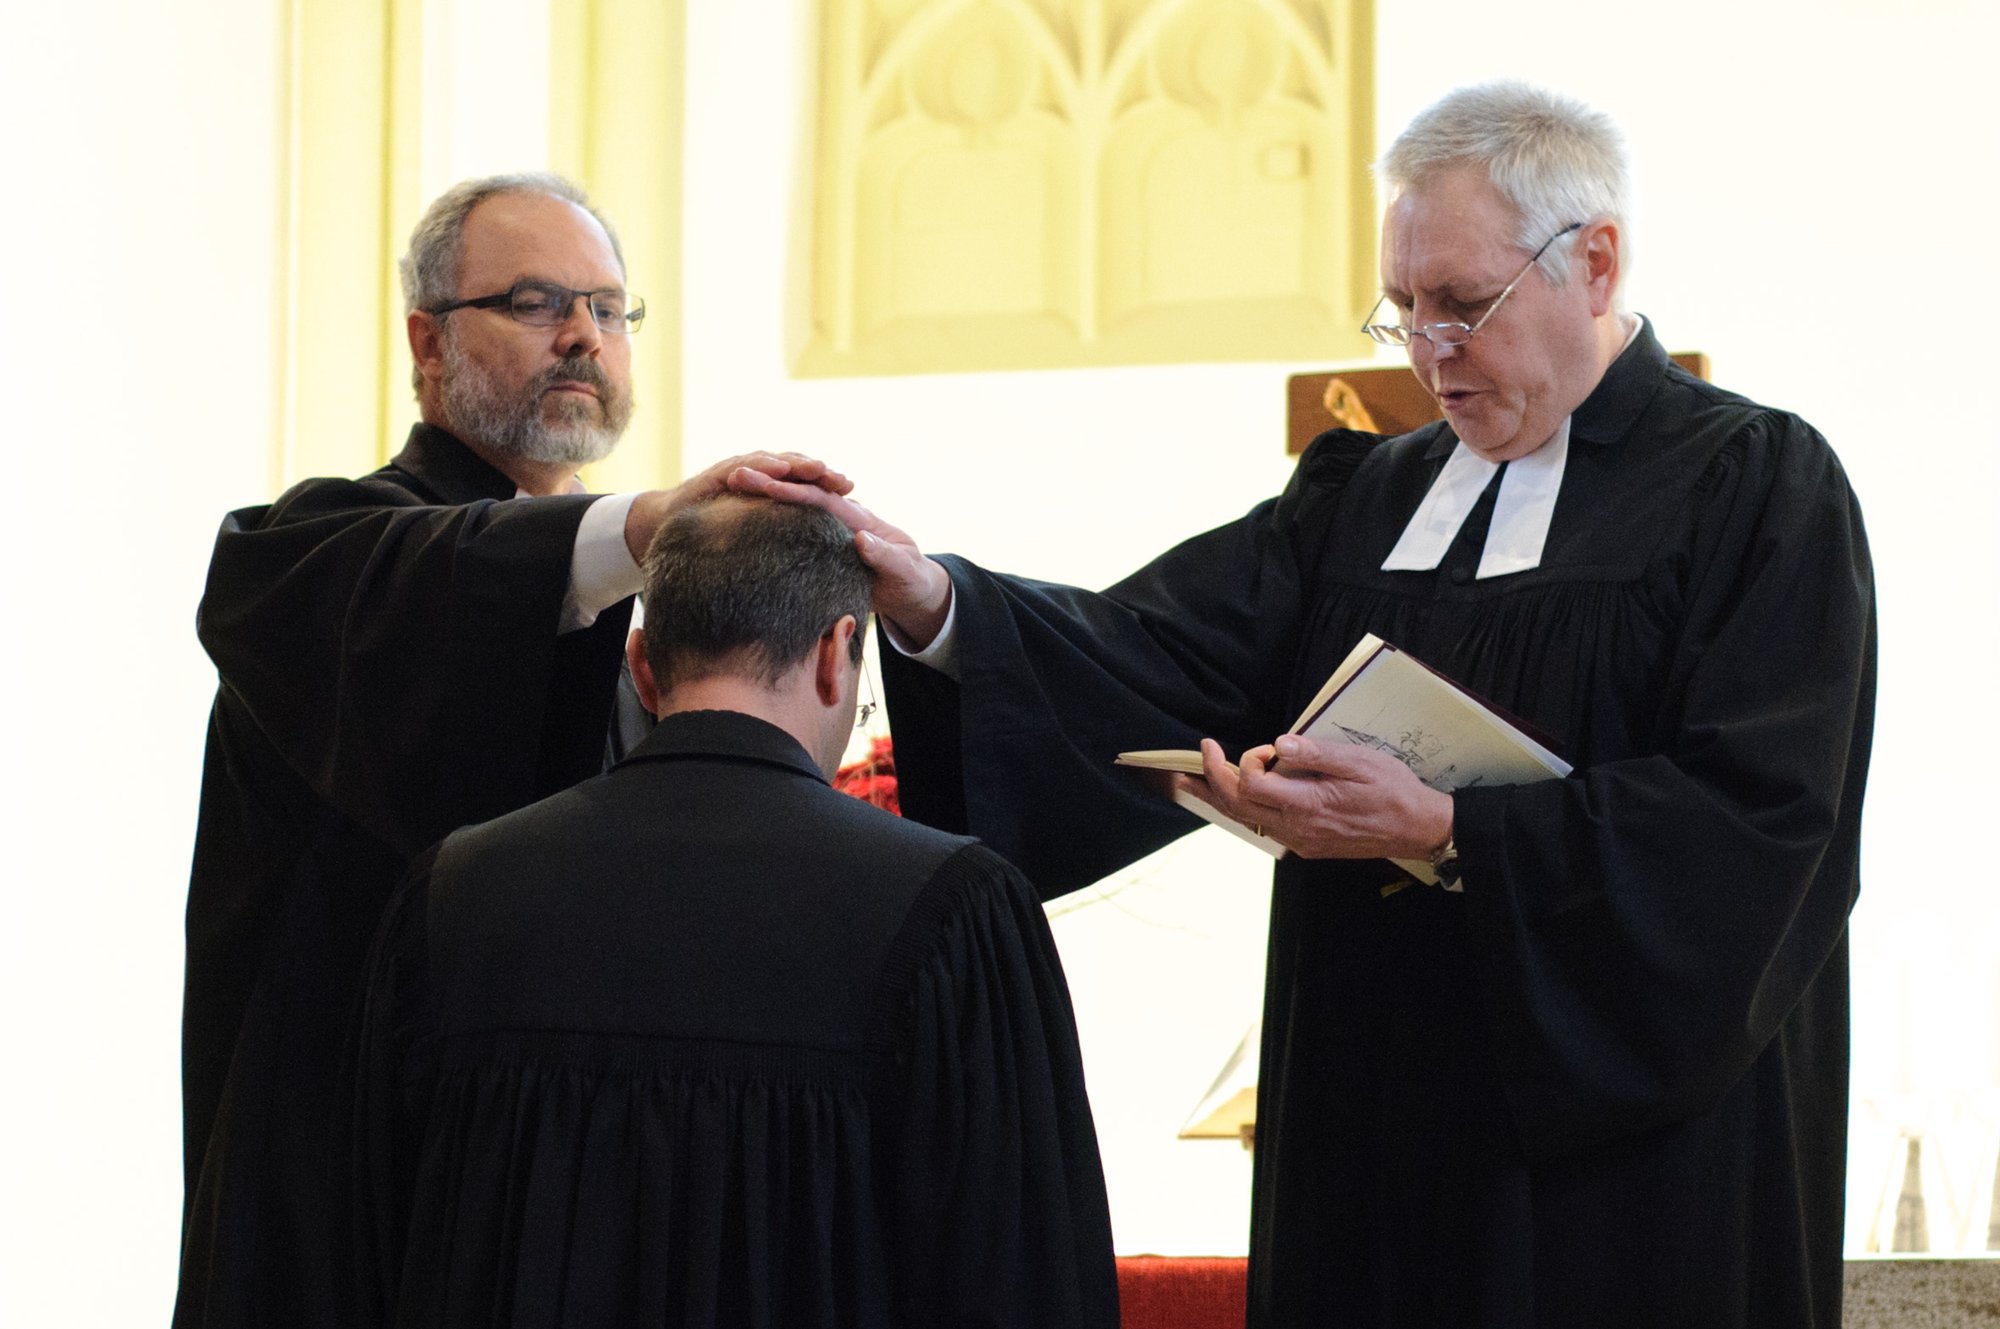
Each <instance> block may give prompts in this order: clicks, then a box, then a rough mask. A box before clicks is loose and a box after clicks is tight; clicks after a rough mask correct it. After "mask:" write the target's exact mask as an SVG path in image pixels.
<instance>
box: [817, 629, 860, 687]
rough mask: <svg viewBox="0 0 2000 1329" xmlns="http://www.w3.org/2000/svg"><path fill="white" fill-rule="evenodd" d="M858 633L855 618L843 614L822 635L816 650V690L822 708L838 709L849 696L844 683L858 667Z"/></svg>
mask: <svg viewBox="0 0 2000 1329" xmlns="http://www.w3.org/2000/svg"><path fill="white" fill-rule="evenodd" d="M857 631H859V627H858V625H857V624H856V623H855V621H854V615H852V614H842V615H841V616H840V621H839V622H838V623H835V624H834V625H833V626H832V627H830V628H828V629H827V630H826V631H825V632H822V633H821V634H820V638H819V645H818V646H816V647H815V648H814V649H813V690H814V692H816V693H817V694H818V696H819V700H820V704H821V705H822V706H838V705H840V703H841V702H842V701H843V700H844V699H845V697H846V690H845V689H844V688H843V687H842V686H841V683H842V680H843V679H845V678H846V677H847V674H848V671H850V670H851V669H853V668H855V667H856V666H855V665H854V663H853V661H854V657H853V655H852V654H851V651H852V649H853V647H852V646H851V645H850V643H851V642H853V640H854V634H855V633H856V632H857Z"/></svg>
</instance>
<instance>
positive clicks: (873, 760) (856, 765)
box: [833, 734, 903, 817]
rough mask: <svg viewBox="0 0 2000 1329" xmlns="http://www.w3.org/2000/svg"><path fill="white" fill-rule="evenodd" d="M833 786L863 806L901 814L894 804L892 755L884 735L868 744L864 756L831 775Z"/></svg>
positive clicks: (894, 760) (894, 768)
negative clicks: (857, 800) (864, 804)
mask: <svg viewBox="0 0 2000 1329" xmlns="http://www.w3.org/2000/svg"><path fill="white" fill-rule="evenodd" d="M833 787H834V788H835V789H838V790H839V791H840V792H841V793H843V794H852V795H853V796H854V797H856V798H858V799H860V800H861V801H862V802H864V803H873V804H874V805H875V806H876V807H878V808H884V809H887V810H888V811H890V812H893V813H895V814H896V815H897V816H899V817H900V816H902V815H903V805H902V804H901V803H899V802H897V801H896V754H895V751H894V749H893V748H892V747H891V746H890V744H889V738H888V736H887V735H886V734H885V735H883V736H882V737H880V738H877V739H875V740H874V741H873V742H872V743H870V744H869V745H868V755H867V756H866V757H863V758H862V759H861V760H860V761H850V762H848V763H847V765H845V766H843V767H841V768H840V769H839V770H838V771H836V772H834V776H833Z"/></svg>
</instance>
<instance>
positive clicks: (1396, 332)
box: [1361, 222, 1583, 347]
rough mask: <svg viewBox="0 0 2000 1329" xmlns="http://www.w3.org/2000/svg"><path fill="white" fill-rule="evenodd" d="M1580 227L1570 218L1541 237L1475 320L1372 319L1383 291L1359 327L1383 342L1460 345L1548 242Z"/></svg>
mask: <svg viewBox="0 0 2000 1329" xmlns="http://www.w3.org/2000/svg"><path fill="white" fill-rule="evenodd" d="M1582 229H1583V223H1582V222H1571V223H1570V224H1569V225H1567V226H1565V227H1563V228H1562V229H1561V230H1560V231H1557V232H1556V233H1555V234H1554V235H1552V236H1550V237H1549V238H1548V239H1547V240H1545V241H1543V242H1542V247H1541V248H1540V249H1537V250H1536V251H1535V256H1534V257H1533V258H1531V259H1529V260H1528V261H1527V263H1526V264H1525V265H1524V266H1523V267H1522V268H1521V270H1520V271H1519V272H1517V273H1515V274H1514V280H1513V281H1510V282H1508V283H1507V284H1506V286H1504V287H1502V288H1501V291H1500V294H1498V295H1496V296H1494V297H1493V303H1492V304H1490V305H1488V306H1487V307H1486V312H1485V313H1483V314H1481V315H1480V316H1479V321H1478V322H1477V323H1472V324H1465V323H1425V324H1421V325H1419V326H1417V327H1414V328H1409V327H1404V326H1403V325H1402V324H1401V323H1377V322H1375V315H1376V314H1377V313H1378V312H1380V310H1381V308H1382V302H1383V300H1387V299H1388V298H1389V297H1388V296H1386V295H1385V296H1383V297H1382V299H1381V300H1377V301H1376V302H1375V308H1374V309H1371V310H1369V311H1368V319H1367V321H1365V322H1363V323H1362V325H1361V330H1362V331H1363V332H1365V333H1367V334H1368V335H1369V336H1371V337H1373V338H1374V339H1375V340H1376V341H1378V342H1380V343H1381V344H1382V345H1384V346H1408V345H1409V344H1410V338H1412V337H1422V338H1424V339H1425V340H1427V341H1429V342H1430V344H1431V345H1432V346H1433V347H1440V346H1463V345H1465V344H1466V343H1467V342H1469V341H1471V340H1472V338H1473V336H1474V334H1476V333H1477V332H1478V331H1479V330H1480V329H1481V328H1483V327H1485V326H1486V320H1487V319H1489V318H1492V317H1493V316H1494V315H1495V314H1497V313H1499V312H1500V306H1501V305H1503V304H1505V303H1506V302H1507V297H1508V296H1510V295H1512V294H1513V293H1514V288H1515V287H1516V286H1519V285H1520V284H1521V278H1523V277H1525V276H1527V275H1528V269H1529V268H1532V267H1534V266H1535V264H1537V263H1539V262H1541V260H1542V255H1543V254H1546V253H1548V252H1549V246H1550V245H1552V244H1554V243H1555V242H1556V241H1558V240H1560V239H1562V238H1563V237H1564V236H1566V235H1568V234H1569V233H1570V232H1571V231H1580V230H1582Z"/></svg>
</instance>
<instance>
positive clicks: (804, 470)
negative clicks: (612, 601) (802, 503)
mask: <svg viewBox="0 0 2000 1329" xmlns="http://www.w3.org/2000/svg"><path fill="white" fill-rule="evenodd" d="M745 474H747V475H756V476H762V477H765V478H770V477H778V478H783V479H789V480H792V481H796V482H797V487H800V488H805V487H816V488H818V489H819V490H821V491H822V492H825V493H831V494H845V493H847V492H848V491H849V490H851V489H853V488H854V482H853V481H852V480H849V479H848V478H847V477H846V476H844V475H842V474H841V473H840V472H839V471H836V470H834V469H833V468H832V467H830V466H828V465H827V464H826V463H825V462H823V461H819V460H818V459H816V458H813V457H808V456H806V455H805V454H804V453H802V452H748V453H744V454H743V455H742V456H740V457H730V458H728V459H727V460H724V461H719V462H717V463H715V465H713V466H711V467H709V468H708V469H707V470H705V471H703V472H701V473H700V474H699V475H695V476H692V477H690V478H689V479H687V480H683V481H682V482H681V483H680V484H678V485H676V486H675V487H674V488H672V489H654V490H649V491H648V492H646V493H643V494H641V495H639V497H638V498H637V499H636V500H634V502H633V504H632V510H631V512H630V513H629V514H628V515H627V516H626V518H625V544H626V547H627V548H629V549H630V550H631V551H632V557H633V559H634V560H643V559H644V558H645V556H646V546H648V545H650V544H651V543H652V542H653V534H654V532H656V531H658V530H659V529H660V523H662V522H664V521H665V520H666V519H667V518H668V517H670V516H672V515H673V514H674V513H675V512H676V511H678V510H679V509H681V508H683V507H686V506H687V505H688V504H690V503H700V502H702V501H703V500H704V499H710V498H714V497H716V496H717V495H719V494H726V493H730V492H732V491H734V492H742V493H755V492H758V491H756V490H754V489H752V488H750V487H749V486H747V485H745V484H743V483H741V482H739V481H738V479H737V477H738V476H739V475H745Z"/></svg>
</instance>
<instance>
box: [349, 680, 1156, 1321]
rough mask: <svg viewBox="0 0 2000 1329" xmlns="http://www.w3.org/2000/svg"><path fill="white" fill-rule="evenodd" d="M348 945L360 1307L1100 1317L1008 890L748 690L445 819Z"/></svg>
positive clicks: (1089, 1233)
mask: <svg viewBox="0 0 2000 1329" xmlns="http://www.w3.org/2000/svg"><path fill="white" fill-rule="evenodd" d="M370 971H371V980H370V985H369V996H368V1006H367V1015H366V1020H365V1029H364V1034H363V1036H362V1053H361V1055H360V1056H359V1057H358V1059H357V1066H358V1077H357V1078H358V1085H357V1090H356V1096H355V1102H356V1104H357V1108H356V1117H355V1132H354V1140H355V1148H356V1156H357V1158H358V1160H359V1161H358V1165H357V1166H356V1168H355V1175H356V1178H357V1181H358V1185H359V1190H358V1199H359V1203H358V1205H357V1207H356V1210H355V1214H356V1221H357V1233H358V1240H357V1242H356V1246H357V1249H358V1251H359V1253H360V1255H361V1257H362V1264H363V1267H364V1268H365V1270H366V1273H367V1277H366V1279H365V1281H364V1284H363V1287H362V1293H363V1296H362V1305H361V1308H360V1310H359V1312H358V1315H357V1321H356V1323H358V1324H360V1325H364V1326H366V1325H380V1324H394V1325H397V1326H409V1327H410V1329H415V1327H416V1326H423V1327H424V1329H471V1327H472V1326H481V1327H482V1329H483V1327H484V1326H500V1325H506V1326H517V1327H519V1329H531V1327H533V1329H540V1327H543V1326H557V1325H574V1326H608V1325H651V1326H660V1327H662V1329H666V1327H680V1329H694V1327H696V1326H700V1327H702V1329H707V1327H708V1326H715V1327H716V1329H724V1327H726V1329H815V1327H824V1329H863V1327H864V1326H882V1327H884V1329H887V1327H888V1326H909V1329H932V1327H942V1326H950V1325H968V1326H969V1325H983V1326H992V1327H993V1329H1010V1327H1011V1329H1115V1327H1116V1325H1117V1323H1118V1300H1117V1282H1116V1277H1115V1274H1114V1270H1113V1263H1112V1258H1111V1228H1110V1220H1109V1217H1108V1213H1107V1209H1106V1205H1105V1197H1104V1177H1103V1172H1102V1170H1101V1168H1100V1166H1099V1164H1098V1157H1097V1141H1096V1135H1095V1133H1094V1131H1093V1128H1092V1125H1091V1118H1090V1105H1089V1102H1088V1100H1087V1099H1086V1097H1085V1095H1084V1083H1083V1068H1082V1061H1081V1055H1080V1053H1079V1052H1078V1049H1077V1042H1076V1026H1075V1019H1074V1016H1073V1015H1072V1014H1071V1010H1070V1004H1069V993H1068V989H1067V988H1066V987H1065V985H1064V983H1063V976H1062V969H1061V966H1060V964H1059V963H1058V961H1057V959H1056V954H1055V946H1054V942H1053V941H1052V939H1051V937H1050V935H1049V928H1048V921H1047V919H1046V918H1045V917H1044V915H1043V913H1042V910H1041V906H1040V902H1039V901H1038V900H1037V898H1036V896H1035V894H1034V892H1033V890H1032V888H1031V887H1030V886H1029V885H1028V884H1027V882H1026V881H1025V880H1024V879H1023V878H1022V877H1021V875H1020V874H1019V873H1018V872H1017V871H1016V870H1014V869H1013V868H1012V867H1010V866H1009V865H1008V864H1006V863H1005V862H1003V861H1002V860H1001V859H1000V858H999V857H998V856H996V855H995V854H993V853H992V852H991V851H990V850H988V849H986V848H985V847H984V846H982V845H979V844H977V843H975V842H972V841H969V840H965V839H962V838H960V837H956V836H949V835H944V834H941V833H940V832H938V831H935V830H932V829H931V828H929V827H925V826H919V825H916V824H914V823H912V822H908V821H904V820H902V819H900V818H897V817H895V816H892V815H890V814H888V813H885V812H883V811H881V810H880V809H878V808H874V807H870V806H869V805H867V804H866V803H863V802H861V801H860V800H858V799H853V798H849V797H847V796H846V795H844V794H840V793H837V792H835V791H834V790H833V789H831V788H830V787H828V785H827V783H826V781H825V779H824V777H823V776H822V775H821V774H820V773H819V771H818V769H817V768H816V767H815V766H814V765H813V764H812V761H811V759H810V758H809V757H808V756H807V755H806V753H805V751H804V750H803V749H802V748H800V746H799V745H798V743H797V742H796V741H794V740H793V739H792V737H791V736H790V735H788V734H786V733H784V732H783V731H782V730H779V729H777V728H775V727H774V726H772V725H769V724H766V723H765V722H764V721H762V720H759V719H756V718H754V717H751V716H747V715H741V714H737V713H734V712H727V711H701V712H692V713H684V714H677V715H670V716H668V717H667V718H666V719H665V720H663V721H662V722H661V723H660V725H659V727H658V728H657V729H655V730H654V731H653V733H652V734H651V735H650V736H649V737H648V738H647V739H646V740H645V741H644V742H643V743H641V744H640V746H639V747H638V749H637V750H636V751H635V752H634V753H633V754H632V755H631V756H630V757H629V758H628V759H627V760H626V761H624V762H623V763H622V764H620V765H619V766H618V767H617V768H616V769H614V770H612V771H610V772H609V773H607V774H605V775H604V776H602V777H600V778H598V779H595V780H591V781H587V782H585V783H584V784H582V785H579V786H577V787H576V788H574V789H572V790H570V791H568V792H566V793H563V794H560V795H557V796H556V797H554V798H551V799H548V800H546V801H545V802H542V803H538V804H536V805H535V806H533V807H530V808H528V809H526V810H524V811H522V812H519V813H515V814H513V815H512V816H508V817H504V818H501V819H499V820H498V821H495V822H491V823H488V824H486V825H483V826H478V827H473V828H471V829H469V830H465V831H461V832H460V833H458V834H457V835H454V836H452V837H451V838H450V839H449V840H447V841H446V842H445V843H444V844H443V845H442V846H441V847H440V848H439V850H438V851H437V853H436V854H435V855H434V856H432V857H430V858H427V859H426V860H425V861H424V862H423V863H422V865H421V866H420V870H419V871H418V872H417V873H416V874H415V877H414V879H413V881H412V882H411V884H410V886H409V887H408V888H407V889H406V890H405V891H404V892H403V893H402V894H400V895H399V896H398V897H397V900H396V902H395V904H394V905H393V906H392V907H391V911H390V918H389V921H388V923H387V924H386V925H385V927H384V930H383V934H382V938H381V941H380V944H379V947H378V950H377V953H376V956H375V959H374V961H373V963H372V965H371V967H370Z"/></svg>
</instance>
